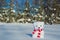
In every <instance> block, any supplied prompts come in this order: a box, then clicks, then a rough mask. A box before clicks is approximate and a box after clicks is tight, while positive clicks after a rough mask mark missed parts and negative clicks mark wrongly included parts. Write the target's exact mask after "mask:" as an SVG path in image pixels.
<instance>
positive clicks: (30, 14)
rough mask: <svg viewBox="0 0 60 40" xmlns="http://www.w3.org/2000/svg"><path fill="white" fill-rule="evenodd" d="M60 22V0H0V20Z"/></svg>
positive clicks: (6, 21)
mask: <svg viewBox="0 0 60 40" xmlns="http://www.w3.org/2000/svg"><path fill="white" fill-rule="evenodd" d="M36 21H43V22H45V24H60V0H0V22H3V23H33V22H36Z"/></svg>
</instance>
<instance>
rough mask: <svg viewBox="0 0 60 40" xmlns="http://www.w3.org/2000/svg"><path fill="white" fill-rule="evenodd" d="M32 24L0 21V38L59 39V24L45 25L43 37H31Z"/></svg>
mask: <svg viewBox="0 0 60 40" xmlns="http://www.w3.org/2000/svg"><path fill="white" fill-rule="evenodd" d="M32 31H33V24H30V23H26V24H22V23H11V24H10V23H8V24H7V23H4V24H3V23H2V24H1V23H0V40H59V39H60V24H53V25H45V26H44V32H45V34H44V35H45V36H44V39H35V38H32V34H31V33H32Z"/></svg>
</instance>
